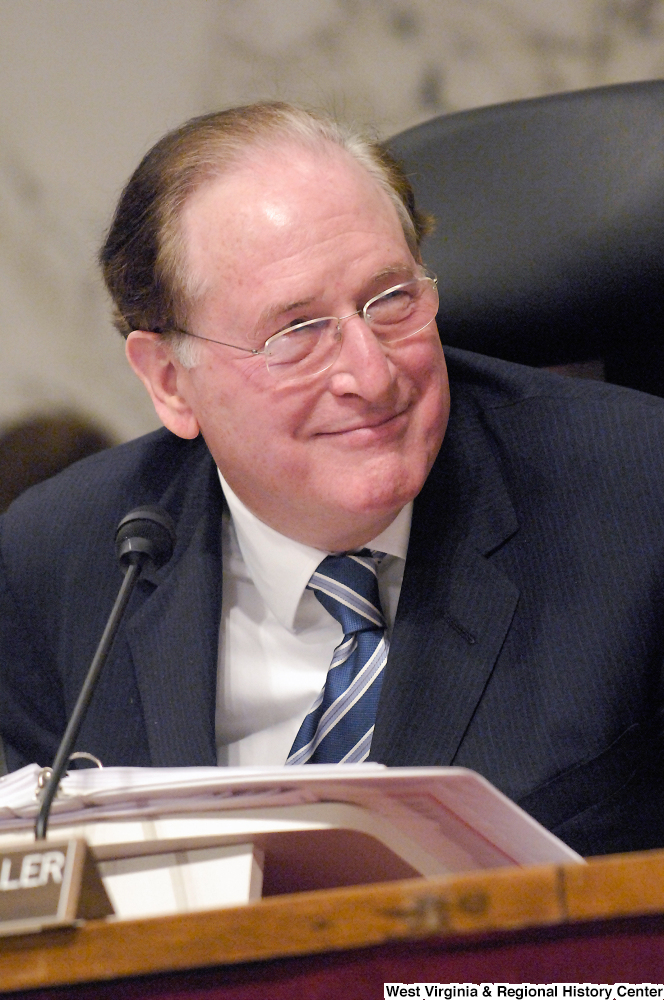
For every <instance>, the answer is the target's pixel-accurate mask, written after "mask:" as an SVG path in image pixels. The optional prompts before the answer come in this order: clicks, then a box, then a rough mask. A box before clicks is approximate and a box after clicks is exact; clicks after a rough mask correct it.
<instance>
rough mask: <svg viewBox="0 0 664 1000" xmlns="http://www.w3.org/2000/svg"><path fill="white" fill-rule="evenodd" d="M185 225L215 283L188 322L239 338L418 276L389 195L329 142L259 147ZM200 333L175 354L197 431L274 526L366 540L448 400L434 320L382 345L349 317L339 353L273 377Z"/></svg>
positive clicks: (198, 275)
mask: <svg viewBox="0 0 664 1000" xmlns="http://www.w3.org/2000/svg"><path fill="white" fill-rule="evenodd" d="M183 233H184V237H185V246H186V261H187V266H188V268H189V270H190V273H191V274H192V276H193V277H194V279H195V280H196V282H200V283H202V287H203V289H204V291H203V293H202V295H201V296H200V300H199V304H198V306H197V307H196V308H195V309H194V310H193V312H192V314H191V315H190V317H189V322H188V329H189V330H190V331H191V332H193V333H196V334H199V335H200V336H202V337H211V338H214V339H217V340H223V341H226V342H227V343H230V344H238V345H241V346H243V347H256V348H260V347H262V345H263V344H264V342H265V341H266V339H267V338H268V337H270V336H271V335H272V334H274V333H276V332H277V331H279V330H281V329H284V328H285V327H286V326H289V325H291V324H293V323H297V322H300V321H303V320H306V319H315V318H316V317H319V316H347V315H349V314H350V313H354V312H355V311H356V310H358V309H361V307H362V306H363V305H364V304H365V302H366V301H367V300H368V299H369V298H370V297H371V296H373V295H375V294H377V293H378V292H380V291H382V290H384V289H386V288H388V287H390V285H393V284H396V283H397V282H398V281H400V280H404V279H403V277H402V275H411V274H416V273H417V263H416V261H415V260H414V259H413V257H412V254H411V253H410V251H409V249H408V245H407V243H406V241H405V239H404V236H403V232H402V230H401V226H400V223H399V220H398V217H397V214H396V211H395V209H394V207H393V205H392V203H391V202H390V200H389V198H388V197H387V196H386V195H385V194H384V193H383V192H382V191H381V190H380V189H379V188H378V187H377V186H376V185H375V183H374V182H373V181H372V179H371V178H370V177H369V175H368V174H366V172H365V171H364V170H363V169H362V168H361V167H359V166H358V165H357V164H356V163H355V161H354V160H353V159H352V158H351V157H350V156H348V154H346V153H345V152H343V151H341V150H337V149H336V148H334V147H331V148H330V149H329V150H326V151H324V152H312V151H308V150H305V149H303V148H301V147H299V146H290V145H289V146H286V147H283V148H278V149H276V150H274V151H272V152H271V153H270V154H267V153H265V152H263V153H260V154H255V155H254V157H253V158H252V159H250V160H248V161H246V162H244V163H243V164H242V165H240V166H239V167H238V168H237V169H236V170H235V171H234V172H232V173H231V174H230V175H229V176H227V177H224V178H223V179H221V180H215V181H213V182H210V183H209V184H208V185H207V186H205V187H203V188H202V189H200V190H199V191H198V192H196V193H195V194H194V195H193V197H192V198H191V200H190V202H189V204H188V205H187V206H186V208H185V211H184V215H183ZM386 272H388V274H386ZM394 276H396V277H394ZM196 346H197V349H198V351H199V362H198V363H197V364H196V365H195V366H194V367H193V368H191V369H188V370H187V369H184V368H182V366H180V365H179V364H178V363H177V362H174V365H175V368H176V371H177V377H176V381H177V393H178V395H179V397H180V398H181V400H183V401H184V404H183V405H185V406H186V408H188V413H189V417H190V419H191V420H192V421H193V422H194V423H193V424H190V425H188V426H189V429H188V430H187V434H190V433H191V427H192V426H195V427H197V428H200V430H201V432H202V434H203V436H204V438H205V440H206V442H207V444H208V447H209V448H210V451H211V453H212V455H213V457H214V459H215V461H216V463H217V465H218V466H219V469H220V470H221V472H222V474H223V476H224V478H225V479H226V481H227V482H228V483H229V485H230V486H231V488H232V489H233V490H234V492H235V493H236V494H237V495H238V496H239V497H240V499H241V500H242V501H243V502H244V503H245V504H246V505H247V506H248V507H249V508H250V509H251V510H252V511H253V512H254V513H255V514H256V515H257V516H258V517H259V518H260V519H261V520H263V521H265V522H266V523H268V524H270V525H271V526H272V527H274V528H276V529H277V530H278V531H281V532H282V533H284V534H286V535H288V536H290V537H293V538H296V539H298V540H300V541H303V542H306V543H308V544H311V545H314V546H316V547H318V548H322V549H330V550H343V549H347V548H352V547H356V546H358V545H362V544H364V543H365V542H367V541H369V540H370V539H371V538H372V537H374V536H375V535H376V534H378V533H379V532H380V531H382V530H383V529H384V528H385V527H387V525H388V524H389V523H390V522H391V521H392V520H393V518H394V517H395V516H396V514H397V513H398V512H399V510H400V509H401V508H402V507H403V506H404V504H406V503H407V502H408V501H409V500H411V499H412V498H413V497H414V496H416V494H417V493H418V492H419V490H420V489H421V487H422V485H423V483H424V481H425V479H426V477H427V474H428V472H429V470H430V468H431V465H432V463H433V461H434V459H435V457H436V454H437V453H438V450H439V448H440V444H441V442H442V439H443V435H444V433H445V427H446V424H447V417H448V412H449V395H448V386H447V374H446V369H445V362H444V359H443V353H442V350H441V347H440V342H439V339H438V335H437V332H436V328H435V323H433V322H432V323H431V324H430V326H429V327H428V328H427V329H426V330H425V331H423V332H422V333H420V334H417V335H415V336H413V337H411V338H410V339H407V340H404V341H401V342H400V343H396V344H393V345H390V347H389V349H384V348H382V347H381V346H380V344H379V343H378V341H377V340H376V338H375V337H374V336H373V334H372V333H371V330H370V329H369V328H368V326H367V325H366V324H365V323H364V321H363V319H362V318H361V316H356V317H354V318H351V319H349V320H347V321H346V322H344V324H343V343H342V347H341V352H340V355H339V357H338V359H337V360H336V361H335V363H334V364H333V366H332V367H331V368H329V369H328V370H327V371H325V372H323V373H321V374H319V375H317V376H314V377H310V378H308V379H306V380H303V381H301V382H285V383H284V382H279V381H277V380H275V378H274V377H273V376H272V375H271V374H270V373H269V372H268V371H267V368H266V365H265V360H264V358H263V357H261V356H254V355H251V354H247V353H245V352H242V351H239V350H234V349H233V348H232V347H224V346H219V345H217V344H210V343H204V342H200V341H197V342H196ZM179 426H181V425H178V427H179ZM178 427H171V429H174V430H176V433H178V432H180V433H182V431H181V430H178Z"/></svg>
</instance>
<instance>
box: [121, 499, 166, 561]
mask: <svg viewBox="0 0 664 1000" xmlns="http://www.w3.org/2000/svg"><path fill="white" fill-rule="evenodd" d="M174 547H175V525H174V524H173V519H172V517H171V516H170V514H167V513H166V511H165V510H163V509H162V508H161V507H157V506H155V505H153V504H145V506H143V507H137V508H136V510H132V511H130V512H129V514H125V516H124V517H123V518H122V520H121V521H120V523H119V525H118V529H117V531H116V533H115V554H116V556H117V558H118V561H119V563H120V565H121V567H122V569H123V570H126V569H127V568H128V567H129V566H130V565H131V564H132V563H138V564H139V565H140V566H143V565H144V564H145V563H146V562H151V563H153V564H154V567H155V569H159V568H160V567H161V566H164V565H165V564H166V563H167V562H168V560H169V559H170V558H171V556H172V555H173V548H174Z"/></svg>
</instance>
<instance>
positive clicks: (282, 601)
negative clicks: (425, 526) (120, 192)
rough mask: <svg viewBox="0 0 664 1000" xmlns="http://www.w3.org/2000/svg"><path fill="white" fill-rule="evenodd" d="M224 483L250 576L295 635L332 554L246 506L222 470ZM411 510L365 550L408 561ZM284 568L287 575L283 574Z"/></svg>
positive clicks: (406, 509) (409, 507) (403, 512)
mask: <svg viewBox="0 0 664 1000" xmlns="http://www.w3.org/2000/svg"><path fill="white" fill-rule="evenodd" d="M219 480H220V482H221V488H222V489H223V491H224V496H225V497H226V502H227V503H228V507H229V510H230V512H231V517H232V519H233V525H234V527H235V533H236V535H237V540H238V544H239V546H240V552H241V553H242V558H243V560H244V563H245V566H246V567H247V570H248V572H249V575H250V576H251V579H252V580H253V582H254V584H255V586H256V589H257V590H258V592H259V593H260V595H261V597H262V599H263V601H264V602H265V604H266V605H267V606H268V608H269V609H270V611H271V612H272V614H273V615H274V616H275V618H276V619H277V621H279V623H280V624H281V625H283V626H284V628H287V629H289V630H290V631H291V632H292V631H293V630H294V621H295V615H296V613H297V609H298V605H299V603H300V600H301V598H302V594H303V593H304V591H305V589H306V586H307V584H308V582H309V580H310V579H311V574H312V573H313V572H314V570H315V569H316V567H317V566H318V564H319V563H320V562H321V561H322V560H323V559H324V558H325V556H327V555H330V553H329V552H325V551H322V550H321V549H315V548H313V547H312V546H311V545H304V544H303V543H302V542H296V541H295V540H294V539H292V538H288V537H287V536H286V535H282V534H281V533H280V532H279V531H275V529H274V528H271V527H270V526H269V525H268V524H265V522H264V521H261V520H259V518H257V517H256V515H255V514H253V513H252V512H251V511H250V510H249V508H248V507H246V506H245V505H244V504H243V503H242V501H241V500H240V499H239V497H237V496H236V495H235V493H233V490H232V489H231V488H230V486H229V485H228V483H227V482H226V481H225V480H224V477H223V476H222V474H221V473H220V472H219ZM412 512H413V504H412V502H411V503H408V504H406V506H405V507H403V508H402V510H400V511H399V513H398V514H397V516H396V517H395V519H394V520H393V521H392V523H391V524H390V525H389V526H388V527H387V528H386V529H385V531H382V532H381V533H380V535H377V536H376V538H374V539H372V540H371V541H370V542H368V544H367V546H366V547H367V548H368V549H375V550H377V551H379V552H385V553H386V554H387V555H391V556H396V557H397V558H399V559H405V558H406V552H407V550H408V538H409V535H410V521H411V516H412ZM285 566H287V567H288V572H284V567H285Z"/></svg>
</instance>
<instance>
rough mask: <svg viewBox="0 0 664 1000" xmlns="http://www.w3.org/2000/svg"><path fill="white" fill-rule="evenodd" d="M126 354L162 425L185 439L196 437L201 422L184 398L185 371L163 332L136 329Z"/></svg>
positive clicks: (130, 336)
mask: <svg viewBox="0 0 664 1000" xmlns="http://www.w3.org/2000/svg"><path fill="white" fill-rule="evenodd" d="M125 350H126V354H127V359H128V361H129V364H130V365H131V367H132V368H133V369H134V371H135V372H136V374H137V375H138V377H139V378H140V380H141V382H142V383H143V385H144V386H145V388H146V389H147V390H148V392H149V393H150V398H151V399H152V402H153V404H154V408H155V410H156V411H157V416H158V417H159V419H160V420H161V422H162V424H163V425H164V426H165V427H167V428H168V430H169V431H172V432H173V433H174V434H177V435H178V437H182V438H195V437H196V436H197V434H198V431H199V426H198V421H197V420H196V417H195V416H194V414H193V412H192V409H191V407H190V406H189V403H188V402H187V400H186V399H185V398H184V396H183V395H181V392H180V382H181V380H182V378H183V376H184V373H185V369H184V368H183V367H182V365H181V364H180V363H179V362H178V361H177V359H176V358H175V357H174V355H173V350H172V347H171V344H170V343H169V342H168V340H167V339H165V338H164V337H163V336H162V335H161V334H160V333H147V332H146V331H145V330H134V332H133V333H130V334H129V336H128V337H127V343H126V347H125Z"/></svg>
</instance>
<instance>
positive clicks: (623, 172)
mask: <svg viewBox="0 0 664 1000" xmlns="http://www.w3.org/2000/svg"><path fill="white" fill-rule="evenodd" d="M388 147H389V148H390V149H391V151H392V152H393V153H394V154H395V155H396V156H397V157H398V159H399V160H401V162H402V163H403V164H404V165H405V167H406V170H407V173H408V175H409V177H410V179H411V182H412V184H413V187H414V190H415V195H416V198H417V201H418V204H419V205H420V207H422V208H424V209H426V210H427V211H429V212H431V213H433V215H434V216H435V217H436V222H437V225H436V230H435V232H434V233H433V235H432V236H430V237H428V238H427V240H426V241H425V243H424V245H423V257H424V261H425V263H426V264H427V265H428V266H429V267H431V268H432V270H434V271H435V272H436V273H437V274H438V276H439V280H440V282H439V283H440V293H441V310H440V313H439V325H440V331H441V337H442V340H443V343H446V344H453V345H455V346H458V347H465V348H467V349H468V350H474V351H479V352H480V353H484V354H489V355H492V356H494V357H501V358H505V359H507V360H512V361H519V362H522V363H525V364H533V365H559V364H565V363H567V362H570V361H571V362H577V361H586V360H588V359H594V358H601V359H603V361H604V366H605V371H606V378H607V379H608V380H609V381H612V382H617V383H619V384H622V385H630V386H633V387H634V388H639V389H643V390H645V391H647V392H652V393H655V394H657V395H662V396H664V81H651V82H646V83H632V84H620V85H617V86H611V87H600V88H597V89H593V90H586V91H576V92H572V93H566V94H557V95H554V96H552V97H543V98H536V99H534V100H526V101H516V102H514V103H510V104H502V105H495V106H492V107H488V108H480V109H477V110H472V111H466V112H461V113H458V114H453V115H447V116H442V117H440V118H435V119H433V120H432V121H428V122H425V123H424V124H422V125H418V126H416V127H415V128H411V129H409V130H408V131H406V132H402V133H401V134H399V135H397V136H395V137H394V138H392V139H391V140H389V142H388Z"/></svg>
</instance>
